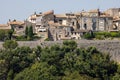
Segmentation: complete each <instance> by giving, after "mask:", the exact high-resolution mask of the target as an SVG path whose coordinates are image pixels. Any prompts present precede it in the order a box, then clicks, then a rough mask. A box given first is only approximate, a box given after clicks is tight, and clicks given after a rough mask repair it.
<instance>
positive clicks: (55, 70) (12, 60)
mask: <svg viewBox="0 0 120 80" xmlns="http://www.w3.org/2000/svg"><path fill="white" fill-rule="evenodd" d="M8 48H10V49H11V50H8ZM0 70H1V71H0V78H1V79H2V80H6V79H7V80H116V79H119V77H120V67H119V65H118V64H117V63H116V62H114V61H112V60H110V56H109V55H107V54H103V53H101V52H100V51H98V50H97V49H96V48H95V47H89V48H87V49H84V48H78V47H77V43H76V42H75V41H64V42H63V45H62V46H59V45H53V46H49V47H45V48H41V47H40V46H37V47H36V48H29V47H17V48H11V47H7V48H6V49H3V50H0Z"/></svg>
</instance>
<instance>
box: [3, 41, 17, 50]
mask: <svg viewBox="0 0 120 80" xmlns="http://www.w3.org/2000/svg"><path fill="white" fill-rule="evenodd" d="M17 46H18V43H17V42H16V41H14V40H6V41H5V42H4V43H3V47H4V48H6V49H15V48H16V47H17Z"/></svg>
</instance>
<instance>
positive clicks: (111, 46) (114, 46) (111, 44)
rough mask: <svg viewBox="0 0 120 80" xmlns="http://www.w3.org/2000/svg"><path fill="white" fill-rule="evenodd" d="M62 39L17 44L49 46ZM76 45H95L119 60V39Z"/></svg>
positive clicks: (82, 41)
mask: <svg viewBox="0 0 120 80" xmlns="http://www.w3.org/2000/svg"><path fill="white" fill-rule="evenodd" d="M62 42H63V41H46V42H41V41H19V42H18V43H19V46H29V47H31V48H33V47H36V46H37V45H40V46H41V47H45V46H51V45H54V44H58V45H61V44H62ZM76 42H77V43H78V47H82V48H88V47H90V46H94V47H96V48H97V49H98V50H99V51H101V52H104V53H108V54H110V56H111V59H113V60H115V61H117V62H120V41H119V40H79V41H76ZM2 44H3V42H0V48H2Z"/></svg>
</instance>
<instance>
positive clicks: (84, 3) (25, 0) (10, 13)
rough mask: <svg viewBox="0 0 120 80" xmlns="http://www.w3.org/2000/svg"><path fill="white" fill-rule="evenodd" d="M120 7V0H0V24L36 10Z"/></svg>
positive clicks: (75, 10)
mask: <svg viewBox="0 0 120 80" xmlns="http://www.w3.org/2000/svg"><path fill="white" fill-rule="evenodd" d="M115 7H116V8H118V7H120V0H0V24H1V23H6V22H7V21H8V20H9V19H12V20H13V19H17V20H25V19H26V18H27V17H28V16H29V15H31V14H33V13H34V12H37V13H39V12H44V11H47V10H54V11H55V13H59V14H60V13H65V12H79V11H81V10H83V9H84V10H90V9H97V8H100V10H106V9H108V8H115Z"/></svg>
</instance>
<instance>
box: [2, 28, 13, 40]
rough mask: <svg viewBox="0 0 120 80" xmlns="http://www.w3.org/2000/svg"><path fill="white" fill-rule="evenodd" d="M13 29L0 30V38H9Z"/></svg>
mask: <svg viewBox="0 0 120 80" xmlns="http://www.w3.org/2000/svg"><path fill="white" fill-rule="evenodd" d="M12 34H13V30H0V40H1V41H4V40H11V38H12Z"/></svg>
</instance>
